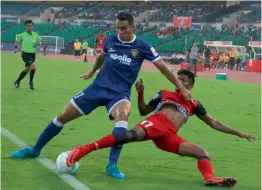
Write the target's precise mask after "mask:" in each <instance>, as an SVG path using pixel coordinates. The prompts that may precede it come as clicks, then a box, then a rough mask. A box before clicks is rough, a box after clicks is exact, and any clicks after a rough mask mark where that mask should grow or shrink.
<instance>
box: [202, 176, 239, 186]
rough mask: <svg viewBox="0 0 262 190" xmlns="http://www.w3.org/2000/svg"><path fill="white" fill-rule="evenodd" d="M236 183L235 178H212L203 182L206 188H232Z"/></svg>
mask: <svg viewBox="0 0 262 190" xmlns="http://www.w3.org/2000/svg"><path fill="white" fill-rule="evenodd" d="M236 183H237V180H236V178H233V177H225V178H223V177H213V178H211V179H208V180H205V182H204V184H205V185H206V186H218V187H234V186H235V185H236Z"/></svg>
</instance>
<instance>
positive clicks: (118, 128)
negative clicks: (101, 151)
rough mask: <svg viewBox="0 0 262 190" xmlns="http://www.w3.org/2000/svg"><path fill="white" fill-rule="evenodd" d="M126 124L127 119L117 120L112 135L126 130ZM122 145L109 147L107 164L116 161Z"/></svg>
mask: <svg viewBox="0 0 262 190" xmlns="http://www.w3.org/2000/svg"><path fill="white" fill-rule="evenodd" d="M127 125H128V123H127V121H117V122H116V124H115V128H114V130H113V135H117V134H124V133H125V132H126V131H127ZM122 147H123V145H122V144H120V145H115V146H113V147H111V150H110V155H109V163H108V165H112V164H116V163H117V161H118V159H119V155H120V153H121V150H122Z"/></svg>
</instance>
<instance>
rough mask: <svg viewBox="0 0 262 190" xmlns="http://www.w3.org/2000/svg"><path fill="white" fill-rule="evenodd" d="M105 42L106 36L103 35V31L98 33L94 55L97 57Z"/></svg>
mask: <svg viewBox="0 0 262 190" xmlns="http://www.w3.org/2000/svg"><path fill="white" fill-rule="evenodd" d="M105 40H106V36H105V35H104V32H103V30H100V31H99V35H98V36H97V37H96V44H95V48H94V49H95V55H96V56H98V55H99V54H100V53H101V52H102V50H103V47H104V43H105Z"/></svg>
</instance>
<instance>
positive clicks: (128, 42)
mask: <svg viewBox="0 0 262 190" xmlns="http://www.w3.org/2000/svg"><path fill="white" fill-rule="evenodd" d="M133 36H134V38H133V40H131V41H129V42H127V41H122V40H120V38H119V35H117V38H118V40H119V41H120V42H122V43H133V42H134V41H135V40H136V35H134V34H133Z"/></svg>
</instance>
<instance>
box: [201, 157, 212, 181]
mask: <svg viewBox="0 0 262 190" xmlns="http://www.w3.org/2000/svg"><path fill="white" fill-rule="evenodd" d="M198 169H199V171H200V172H201V173H202V175H203V176H204V180H205V181H206V180H208V179H210V178H212V177H214V171H213V167H212V164H211V163H210V160H209V157H207V156H202V157H199V158H198Z"/></svg>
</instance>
